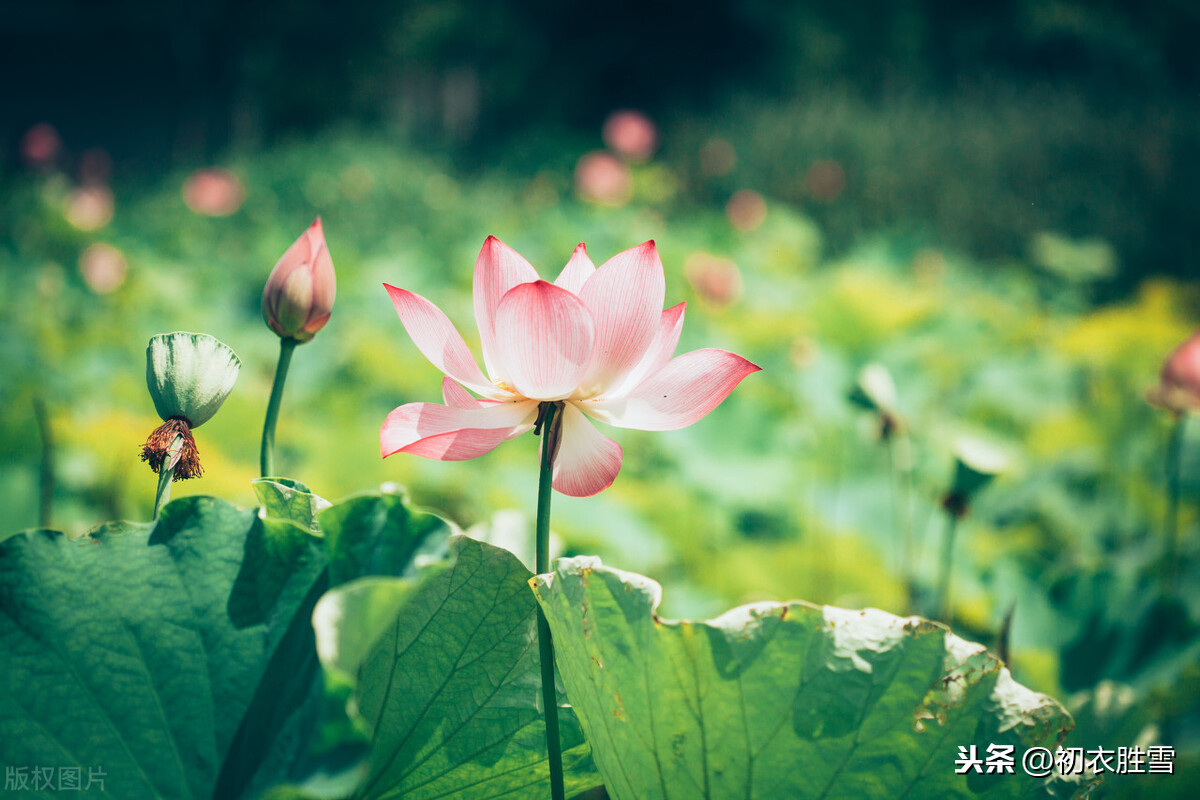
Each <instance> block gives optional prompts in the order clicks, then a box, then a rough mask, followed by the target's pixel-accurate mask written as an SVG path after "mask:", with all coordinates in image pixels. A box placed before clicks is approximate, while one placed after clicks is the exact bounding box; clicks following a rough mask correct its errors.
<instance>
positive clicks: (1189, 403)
mask: <svg viewBox="0 0 1200 800" xmlns="http://www.w3.org/2000/svg"><path fill="white" fill-rule="evenodd" d="M1146 400H1147V401H1148V402H1149V403H1150V404H1151V405H1153V406H1157V407H1159V408H1165V409H1167V410H1168V411H1174V412H1175V413H1176V414H1183V413H1185V412H1188V411H1200V331H1196V332H1195V333H1193V334H1192V335H1191V337H1189V338H1188V339H1187V340H1186V341H1185V342H1184V343H1183V344H1181V345H1179V347H1176V348H1175V350H1174V352H1172V353H1171V355H1169V356H1167V360H1166V361H1164V362H1163V365H1162V371H1161V372H1159V375H1158V385H1157V386H1155V387H1154V388H1153V389H1151V390H1150V391H1149V392H1147V393H1146Z"/></svg>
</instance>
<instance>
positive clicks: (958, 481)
mask: <svg viewBox="0 0 1200 800" xmlns="http://www.w3.org/2000/svg"><path fill="white" fill-rule="evenodd" d="M1010 462H1011V459H1010V458H1009V457H1008V455H1007V454H1006V453H1005V452H1004V451H1003V450H1002V449H1000V447H998V446H997V445H995V444H992V443H991V442H987V441H984V440H982V439H978V438H975V437H973V436H961V437H959V438H958V440H957V441H956V442H955V444H954V482H953V483H952V484H951V486H950V491H949V492H948V493H947V494H946V497H945V499H944V500H943V501H942V506H943V507H944V508H945V509H946V510H947V511H948V512H950V513H951V514H953V515H954V516H956V517H963V516H966V514H967V511H968V509H969V508H970V505H971V500H972V498H974V497H975V495H977V494H978V493H979V492H980V490H981V489H983V488H984V487H985V486H987V485H988V484H989V483H991V482H992V480H993V479H995V477H996V476H997V475H999V474H1001V473H1002V472H1004V471H1005V470H1007V469H1008V467H1009V464H1010Z"/></svg>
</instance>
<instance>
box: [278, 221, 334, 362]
mask: <svg viewBox="0 0 1200 800" xmlns="http://www.w3.org/2000/svg"><path fill="white" fill-rule="evenodd" d="M336 294H337V276H336V275H334V272H333V259H332V258H331V257H330V255H329V248H328V247H327V246H326V244H325V231H324V229H323V228H322V226H321V218H320V217H317V218H316V220H314V221H313V224H312V225H310V226H309V228H308V230H306V231H305V232H304V233H302V234H301V235H300V238H299V239H297V240H296V241H295V242H293V243H292V246H291V247H289V248H288V249H287V252H285V253H284V254H283V256H282V257H280V259H279V262H278V263H277V264H276V265H275V268H274V269H273V270H271V275H270V277H268V278H267V285H266V286H265V287H264V288H263V296H262V314H263V319H264V320H265V321H266V323H267V325H268V326H270V328H271V330H273V331H275V333H277V334H279V336H280V337H282V338H284V339H295V340H296V341H297V342H299V343H301V344H303V343H304V342H307V341H310V340H311V339H312V338H313V336H314V335H316V333H317V331H319V330H321V328H323V327H325V323H326V322H328V321H329V314H330V312H331V311H332V310H333V300H334V297H335V296H336Z"/></svg>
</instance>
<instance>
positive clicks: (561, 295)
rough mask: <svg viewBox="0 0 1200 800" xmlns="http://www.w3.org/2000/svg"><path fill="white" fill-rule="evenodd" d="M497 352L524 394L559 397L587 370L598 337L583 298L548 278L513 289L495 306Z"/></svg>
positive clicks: (507, 371) (520, 391) (519, 391)
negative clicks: (547, 279)
mask: <svg viewBox="0 0 1200 800" xmlns="http://www.w3.org/2000/svg"><path fill="white" fill-rule="evenodd" d="M495 332H496V339H495V342H496V348H497V350H496V356H497V358H498V359H499V361H500V363H501V364H503V365H504V369H505V371H506V373H507V376H508V382H509V385H511V386H512V387H513V390H514V391H516V392H517V393H518V394H520V395H523V396H524V397H529V398H533V399H536V400H561V399H562V398H564V397H567V396H569V395H570V394H571V393H572V392H573V391H575V387H576V386H578V385H579V381H580V379H581V378H583V376H584V375H585V374H587V370H588V365H589V364H590V363H591V360H592V342H593V340H594V334H593V324H592V317H591V315H590V314H589V313H588V310H587V308H586V307H584V305H583V302H582V301H581V300H580V299H579V298H578V297H576V296H575V295H573V294H571V293H570V292H568V291H567V290H566V289H560V288H559V287H557V286H555V285H554V284H552V283H547V282H546V281H535V282H534V283H522V284H520V285H519V286H515V287H513V288H512V289H510V290H509V292H508V294H506V295H504V299H502V300H501V301H500V307H499V308H497V309H496V320H495Z"/></svg>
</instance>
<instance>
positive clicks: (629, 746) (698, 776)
mask: <svg viewBox="0 0 1200 800" xmlns="http://www.w3.org/2000/svg"><path fill="white" fill-rule="evenodd" d="M535 587H536V589H535V591H536V594H537V598H538V601H539V602H540V603H541V606H542V608H543V610H544V611H545V613H546V616H547V618H548V619H549V621H550V627H551V630H552V631H553V634H554V642H555V648H556V651H557V660H558V666H559V669H560V670H561V675H562V678H563V681H564V683H565V685H566V688H567V693H568V695H569V696H570V698H571V702H572V704H573V706H574V708H575V711H576V713H577V714H578V716H579V720H580V723H581V725H582V727H583V729H584V731H585V732H586V734H587V738H588V741H589V742H590V743H591V747H592V751H593V754H594V758H595V761H596V765H597V766H598V767H599V769H600V772H601V774H602V775H603V776H604V783H605V786H606V787H607V789H608V792H609V794H610V795H611V796H612V797H614V798H617V800H655V799H656V798H662V800H666V798H700V797H703V798H739V799H745V800H750V799H751V798H761V799H762V800H790V799H791V798H835V797H837V798H843V797H844V798H856V799H864V798H865V799H867V800H869V799H870V798H880V800H884V799H885V798H886V799H888V800H891V798H899V797H904V798H910V799H914V800H915V799H917V798H954V797H964V798H967V797H988V798H1000V797H1026V796H1044V795H1046V794H1048V793H1049V792H1050V791H1051V788H1050V787H1049V786H1047V785H1043V784H1042V783H1041V782H1040V781H1035V780H1034V779H1032V778H1029V777H1028V776H1026V775H1025V774H1024V773H1023V772H1022V770H1021V766H1020V763H1021V762H1020V756H1021V754H1022V753H1023V752H1024V750H1025V749H1026V748H1027V747H1030V746H1035V745H1038V746H1047V747H1049V748H1051V749H1053V748H1054V747H1055V745H1056V744H1057V743H1058V742H1059V741H1061V738H1062V737H1063V736H1064V735H1065V734H1066V732H1067V731H1068V730H1069V729H1070V727H1071V724H1072V723H1071V718H1070V716H1069V715H1068V714H1067V712H1066V710H1065V709H1063V708H1062V706H1060V705H1059V704H1058V703H1056V702H1055V701H1054V700H1052V699H1051V698H1049V697H1046V696H1045V695H1040V694H1036V693H1034V692H1032V691H1030V690H1028V689H1026V688H1024V687H1022V686H1020V685H1019V684H1017V683H1016V682H1015V681H1014V680H1013V679H1012V678H1011V677H1010V675H1009V673H1008V670H1007V669H1005V668H1004V667H1003V666H1002V665H1001V664H1000V663H999V662H998V661H997V660H996V659H995V658H993V657H992V656H990V655H988V654H987V652H986V651H985V650H984V648H982V647H981V646H979V645H973V644H970V643H968V642H965V641H963V640H962V639H959V638H958V637H956V636H954V635H953V634H950V633H949V632H948V631H946V629H945V628H943V627H941V626H939V625H935V624H933V623H930V622H926V621H924V620H921V619H919V618H916V617H909V618H901V617H896V616H893V615H891V614H887V613H885V612H882V611H877V610H873V609H871V610H865V611H848V610H844V609H838V608H832V607H828V606H827V607H817V606H813V605H809V604H807V603H799V602H793V603H786V604H776V603H763V604H757V605H752V606H743V607H741V608H737V609H734V610H732V611H730V612H728V613H726V614H724V615H723V616H721V617H718V618H716V619H713V620H709V621H707V622H676V621H668V620H663V619H659V618H658V617H657V616H656V615H655V609H656V608H657V606H658V602H659V599H660V595H661V588H660V587H659V585H658V584H657V583H655V582H653V581H651V580H650V579H648V578H643V577H641V576H639V575H634V574H632V573H626V572H621V571H618V570H614V569H610V568H607V567H604V566H603V565H602V564H601V563H600V562H599V561H598V560H597V559H594V558H572V559H563V560H561V561H559V562H558V563H557V567H556V569H555V571H554V573H552V574H550V575H544V576H538V578H537V580H536V582H535ZM992 743H995V744H998V745H1013V746H1014V747H1015V753H1016V757H1017V762H1016V774H992V775H987V774H975V773H971V774H968V775H958V774H956V773H955V759H956V757H957V756H958V755H959V750H958V748H959V746H970V745H976V746H977V748H978V752H979V753H980V754H981V757H986V752H987V745H989V744H992ZM1054 793H1055V794H1061V792H1059V791H1058V789H1057V788H1055V789H1054Z"/></svg>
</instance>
